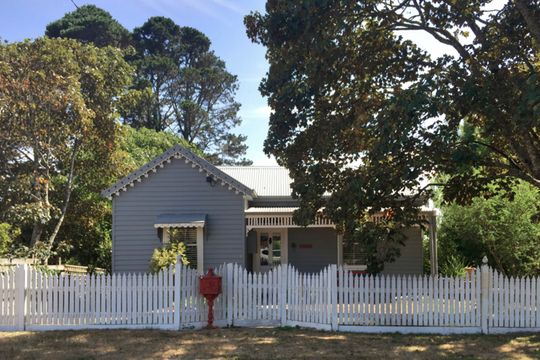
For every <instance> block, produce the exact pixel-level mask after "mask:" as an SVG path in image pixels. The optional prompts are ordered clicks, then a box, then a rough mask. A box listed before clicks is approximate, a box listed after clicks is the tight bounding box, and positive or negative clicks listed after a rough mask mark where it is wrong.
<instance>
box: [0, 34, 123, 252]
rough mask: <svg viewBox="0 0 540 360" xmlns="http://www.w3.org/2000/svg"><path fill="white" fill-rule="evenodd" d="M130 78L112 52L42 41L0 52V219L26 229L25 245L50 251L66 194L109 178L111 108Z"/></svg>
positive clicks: (68, 42)
mask: <svg viewBox="0 0 540 360" xmlns="http://www.w3.org/2000/svg"><path fill="white" fill-rule="evenodd" d="M131 75H132V69H131V67H130V66H129V65H128V64H127V63H126V62H125V61H124V59H123V54H122V53H121V52H120V51H118V50H116V49H113V48H111V47H105V48H96V47H95V46H93V45H83V44H81V43H79V42H77V41H75V40H68V39H49V38H41V39H37V40H35V41H25V42H22V43H13V44H7V45H2V46H0V83H2V84H3V85H2V92H3V94H2V97H1V99H0V107H1V108H2V111H1V112H0V149H1V150H0V151H1V153H2V154H3V155H5V159H6V161H4V162H2V165H1V167H2V169H1V173H2V175H3V180H4V181H5V182H6V183H5V186H4V187H2V188H1V190H2V191H5V192H4V193H2V194H0V197H1V198H2V199H3V200H5V201H6V202H7V203H8V204H10V207H9V208H4V209H5V211H6V212H5V213H3V214H1V216H2V218H9V219H11V220H12V222H13V223H14V224H17V225H20V226H21V227H26V228H27V229H28V228H31V232H32V234H31V235H30V244H31V245H32V246H33V245H35V244H37V243H38V242H40V241H42V242H44V243H45V244H46V246H47V247H48V251H50V250H51V247H52V246H53V244H54V242H55V240H56V237H57V234H58V232H59V230H60V227H61V225H62V223H63V221H64V219H65V216H66V214H67V213H68V209H69V204H70V198H71V196H72V192H73V190H74V189H75V188H76V187H77V185H79V184H84V183H88V182H92V181H94V182H96V185H98V186H99V185H102V184H99V181H100V180H101V181H103V179H107V178H108V176H110V174H111V173H112V171H111V168H110V167H109V165H111V161H110V159H111V154H112V153H113V150H114V146H115V136H116V132H117V127H118V125H117V123H116V121H115V120H116V118H117V115H116V112H115V110H116V102H117V101H118V99H119V98H120V97H121V96H122V95H123V93H124V92H125V90H126V88H127V86H128V85H129V83H130V80H131ZM82 169H84V171H82ZM24 233H25V234H26V231H25V232H24ZM45 235H47V236H46V238H44V236H45Z"/></svg>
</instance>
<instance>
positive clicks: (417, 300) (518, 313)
mask: <svg viewBox="0 0 540 360" xmlns="http://www.w3.org/2000/svg"><path fill="white" fill-rule="evenodd" d="M215 271H216V273H217V274H220V275H221V276H222V277H223V293H222V294H221V295H220V296H219V297H218V298H217V300H216V302H215V307H214V310H215V323H216V324H217V325H218V326H226V325H238V326H257V325H275V326H286V325H287V326H296V325H298V326H304V327H312V328H317V329H325V330H336V331H356V332H401V333H445V334H446V333H480V332H482V333H505V332H511V331H540V278H538V277H536V278H530V277H528V278H508V277H506V276H503V275H502V274H499V273H497V272H496V271H494V270H492V269H491V268H489V267H488V266H487V264H486V265H483V266H482V268H481V269H478V270H477V271H475V272H474V273H473V274H472V275H471V276H467V277H443V276H408V275H406V276H400V275H378V276H368V275H356V274H354V273H352V272H350V271H347V270H345V269H343V268H341V267H339V268H338V267H337V266H335V265H330V266H328V267H326V268H325V269H323V270H322V271H321V272H319V273H317V274H304V273H300V272H298V270H296V269H295V268H294V267H292V266H288V265H282V266H278V267H276V268H274V269H273V270H271V271H269V272H267V273H264V274H260V273H256V274H254V273H250V272H248V271H246V269H244V268H242V267H241V266H239V265H236V264H224V265H222V266H220V267H218V268H217V269H216V270H215ZM198 278H199V275H198V274H197V273H196V271H195V270H192V269H189V268H187V267H184V266H182V265H179V264H178V265H176V266H175V267H171V268H168V269H165V270H164V271H162V272H160V273H157V274H113V275H50V274H45V273H43V272H40V271H38V270H35V269H33V268H30V267H28V266H27V265H20V266H17V267H16V268H15V269H14V270H10V271H7V272H4V273H0V330H6V331H9V330H24V329H26V330H51V329H83V328H87V329H88V328H96V329H98V328H159V329H182V328H199V327H202V326H204V325H205V322H206V319H207V311H208V308H207V306H206V303H205V300H204V299H203V298H202V297H201V296H200V295H199V288H198V286H199V281H198Z"/></svg>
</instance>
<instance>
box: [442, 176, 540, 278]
mask: <svg viewBox="0 0 540 360" xmlns="http://www.w3.org/2000/svg"><path fill="white" fill-rule="evenodd" d="M513 190H514V192H513V194H499V195H496V196H494V197H492V198H489V199H485V198H482V197H478V198H475V199H473V201H472V203H471V204H470V205H468V206H460V205H456V204H450V205H447V206H443V207H442V218H441V223H440V227H439V230H440V231H439V264H440V265H441V270H442V269H443V268H446V269H451V268H455V266H456V265H458V264H459V265H460V266H461V265H468V266H480V265H481V264H482V257H483V256H484V255H485V256H487V257H488V260H489V265H490V266H492V267H495V268H496V269H497V270H499V271H501V272H503V273H504V274H506V275H509V276H533V275H540V246H539V244H540V221H539V220H540V194H539V192H538V190H536V189H535V188H533V187H532V186H530V185H528V184H525V183H523V184H519V185H517V186H515V188H514V189H513ZM509 195H513V199H510V197H509ZM456 259H460V260H459V261H458V260H456Z"/></svg>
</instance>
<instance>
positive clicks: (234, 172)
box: [218, 166, 292, 197]
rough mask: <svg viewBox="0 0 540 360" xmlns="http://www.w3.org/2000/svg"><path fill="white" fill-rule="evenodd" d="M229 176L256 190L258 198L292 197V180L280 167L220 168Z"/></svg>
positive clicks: (285, 170)
mask: <svg viewBox="0 0 540 360" xmlns="http://www.w3.org/2000/svg"><path fill="white" fill-rule="evenodd" d="M218 168H219V169H220V170H221V171H223V172H224V173H226V174H228V175H229V176H231V177H233V178H235V179H236V180H238V181H240V182H241V183H242V184H244V185H245V186H247V187H249V188H251V189H254V190H255V192H256V193H257V195H258V196H276V197H288V196H291V183H292V179H291V178H290V177H289V171H288V170H287V169H286V168H284V167H280V166H218Z"/></svg>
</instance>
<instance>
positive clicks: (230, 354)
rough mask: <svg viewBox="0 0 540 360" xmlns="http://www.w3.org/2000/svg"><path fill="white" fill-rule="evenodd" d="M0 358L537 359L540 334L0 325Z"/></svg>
mask: <svg viewBox="0 0 540 360" xmlns="http://www.w3.org/2000/svg"><path fill="white" fill-rule="evenodd" d="M0 358H2V359H99V358H107V359H126V358H129V359H170V358H181V359H273V360H274V359H291V358H298V359H313V358H318V359H320V358H334V359H337V358H343V359H352V358H354V359H381V358H382V359H408V360H410V359H435V358H442V359H540V334H514V335H489V336H481V335H462V336H434V335H397V334H373V335H371V334H369V335H368V334H351V333H333V332H321V331H314V330H304V329H291V328H257V329H247V328H233V329H217V330H198V331H195V330H194V331H185V330H184V331H159V330H92V331H50V332H12V333H0Z"/></svg>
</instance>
